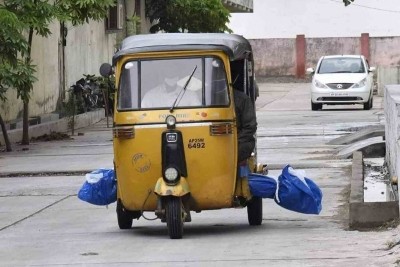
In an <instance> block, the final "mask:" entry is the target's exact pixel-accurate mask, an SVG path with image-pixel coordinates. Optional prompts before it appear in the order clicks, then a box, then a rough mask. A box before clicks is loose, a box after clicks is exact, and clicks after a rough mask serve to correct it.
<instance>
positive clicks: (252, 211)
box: [247, 197, 263, 225]
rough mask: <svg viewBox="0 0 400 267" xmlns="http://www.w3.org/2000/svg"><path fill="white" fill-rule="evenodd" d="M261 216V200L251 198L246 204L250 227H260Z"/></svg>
mask: <svg viewBox="0 0 400 267" xmlns="http://www.w3.org/2000/svg"><path fill="white" fill-rule="evenodd" d="M262 216H263V208H262V198H260V197H253V198H252V199H251V200H250V201H249V202H248V204H247V218H248V220H249V224H250V225H261V223H262Z"/></svg>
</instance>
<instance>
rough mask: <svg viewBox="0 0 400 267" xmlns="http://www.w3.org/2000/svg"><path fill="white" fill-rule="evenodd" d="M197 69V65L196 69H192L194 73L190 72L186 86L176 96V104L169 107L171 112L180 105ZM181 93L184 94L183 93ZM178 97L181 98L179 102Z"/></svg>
mask: <svg viewBox="0 0 400 267" xmlns="http://www.w3.org/2000/svg"><path fill="white" fill-rule="evenodd" d="M196 69H197V65H196V66H195V67H194V69H193V71H192V74H190V76H189V78H188V79H187V81H186V83H185V86H183V88H182V89H181V91H180V92H179V94H178V96H177V97H176V99H175V101H174V104H172V107H171V108H170V109H169V112H171V113H172V112H173V111H174V108H175V106H176V105H178V104H179V102H180V101H181V100H182V98H183V95H184V94H185V92H186V87H187V86H188V85H189V82H190V80H191V79H192V77H193V74H194V72H195V71H196ZM181 94H182V95H181ZM179 97H180V98H179ZM178 99H179V102H178ZM177 102H178V103H177Z"/></svg>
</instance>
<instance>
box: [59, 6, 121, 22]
mask: <svg viewBox="0 0 400 267" xmlns="http://www.w3.org/2000/svg"><path fill="white" fill-rule="evenodd" d="M114 5H115V1H114V0H56V2H55V7H56V8H57V9H56V10H55V11H56V17H57V18H58V19H59V20H60V21H61V22H65V21H70V22H71V23H72V25H79V24H84V23H88V22H89V20H90V19H92V20H96V21H99V20H101V19H103V18H105V17H106V16H107V11H108V9H109V8H110V7H112V6H114Z"/></svg>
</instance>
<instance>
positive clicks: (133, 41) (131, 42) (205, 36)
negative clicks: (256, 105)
mask: <svg viewBox="0 0 400 267" xmlns="http://www.w3.org/2000/svg"><path fill="white" fill-rule="evenodd" d="M194 49H195V50H197V49H200V50H215V49H217V50H223V51H225V53H227V54H228V56H229V58H230V60H231V61H234V60H237V59H243V58H245V56H246V55H247V54H248V53H251V51H252V50H251V45H250V43H249V41H248V40H247V39H245V38H244V37H243V36H240V35H236V34H227V33H157V34H141V35H134V36H130V37H127V38H126V39H124V41H123V42H122V45H121V49H120V50H119V51H118V52H117V53H116V54H115V55H114V57H113V64H115V63H116V61H117V60H118V59H119V58H120V57H121V56H123V55H126V54H131V53H140V52H159V51H173V50H194Z"/></svg>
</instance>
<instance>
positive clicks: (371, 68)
mask: <svg viewBox="0 0 400 267" xmlns="http://www.w3.org/2000/svg"><path fill="white" fill-rule="evenodd" d="M375 70H376V68H375V67H369V69H368V72H374V71H375Z"/></svg>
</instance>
